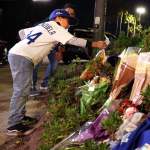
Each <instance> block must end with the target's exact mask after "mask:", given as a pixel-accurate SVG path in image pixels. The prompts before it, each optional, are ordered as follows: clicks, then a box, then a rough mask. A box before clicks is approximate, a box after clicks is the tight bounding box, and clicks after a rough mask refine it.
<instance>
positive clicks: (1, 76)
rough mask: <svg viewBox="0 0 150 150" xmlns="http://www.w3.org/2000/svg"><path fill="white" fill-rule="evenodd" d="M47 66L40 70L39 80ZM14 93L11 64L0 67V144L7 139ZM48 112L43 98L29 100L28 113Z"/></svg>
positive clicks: (36, 114)
mask: <svg viewBox="0 0 150 150" xmlns="http://www.w3.org/2000/svg"><path fill="white" fill-rule="evenodd" d="M44 71H45V66H42V67H41V68H40V70H39V80H40V79H41V78H42V77H43V73H44ZM40 77H41V78H40ZM11 94H12V79H11V73H10V69H9V66H5V67H3V68H0V145H2V144H4V143H5V142H6V140H7V138H8V137H7V135H6V128H7V119H8V111H9V102H10V97H11ZM45 112H46V106H45V104H44V103H43V102H42V100H38V101H37V100H32V99H30V100H29V101H28V102H27V115H30V116H33V117H40V116H41V115H42V114H44V113H45Z"/></svg>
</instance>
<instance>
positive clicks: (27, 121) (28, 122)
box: [21, 116, 38, 125]
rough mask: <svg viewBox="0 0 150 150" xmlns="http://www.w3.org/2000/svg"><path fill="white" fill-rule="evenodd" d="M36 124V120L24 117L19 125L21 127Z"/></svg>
mask: <svg viewBox="0 0 150 150" xmlns="http://www.w3.org/2000/svg"><path fill="white" fill-rule="evenodd" d="M37 122H38V120H37V119H36V118H32V117H29V116H24V118H23V119H22V121H21V123H22V124H23V125H34V124H36V123H37Z"/></svg>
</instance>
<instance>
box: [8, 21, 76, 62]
mask: <svg viewBox="0 0 150 150" xmlns="http://www.w3.org/2000/svg"><path fill="white" fill-rule="evenodd" d="M29 30H30V32H28V33H29V34H28V35H27V37H26V38H24V39H23V40H22V41H20V42H18V43H17V44H16V45H14V46H13V47H12V48H11V49H10V51H9V53H11V54H15V55H20V56H24V57H26V58H27V59H29V60H31V61H32V62H33V63H34V64H35V65H36V64H38V63H39V62H40V61H41V60H42V59H43V58H44V57H45V56H46V55H48V54H49V53H50V51H51V50H52V48H53V47H54V46H55V45H56V44H57V43H58V42H60V43H62V44H66V43H67V41H69V40H70V39H72V38H73V35H71V34H70V33H69V32H68V31H67V30H65V29H64V28H63V27H61V26H60V25H58V24H57V23H56V22H54V21H49V22H45V23H42V24H40V25H37V26H35V27H32V28H29Z"/></svg>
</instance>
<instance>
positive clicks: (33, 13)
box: [0, 0, 150, 47]
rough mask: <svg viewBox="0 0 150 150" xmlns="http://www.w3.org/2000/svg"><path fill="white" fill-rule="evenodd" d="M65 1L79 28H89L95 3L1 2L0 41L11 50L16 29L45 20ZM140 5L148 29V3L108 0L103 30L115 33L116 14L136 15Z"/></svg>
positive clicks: (144, 0)
mask: <svg viewBox="0 0 150 150" xmlns="http://www.w3.org/2000/svg"><path fill="white" fill-rule="evenodd" d="M68 2H69V3H72V4H74V5H75V6H76V8H77V17H78V18H79V28H81V27H92V26H93V16H94V5H95V0H49V1H48V2H33V1H32V0H0V40H6V41H8V43H9V46H10V47H11V46H12V45H13V44H14V43H15V42H16V41H17V32H18V30H19V29H21V28H25V27H27V26H32V25H33V24H35V23H37V22H39V21H41V20H43V19H45V18H46V17H47V16H49V14H50V12H51V11H52V10H53V9H55V8H61V7H63V5H64V4H65V3H68ZM140 4H142V5H143V6H145V7H146V9H147V13H146V14H145V15H143V16H142V24H143V25H144V26H149V25H150V16H149V11H150V10H149V9H150V2H149V0H108V1H107V19H106V21H107V22H106V31H109V32H111V33H115V28H116V20H117V19H116V18H117V13H118V12H119V11H120V10H128V11H129V12H131V13H134V14H135V8H136V7H137V6H139V5H140Z"/></svg>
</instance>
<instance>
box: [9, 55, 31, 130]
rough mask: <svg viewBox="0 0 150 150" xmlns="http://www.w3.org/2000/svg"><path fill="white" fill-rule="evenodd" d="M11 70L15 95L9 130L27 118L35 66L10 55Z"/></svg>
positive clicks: (23, 59)
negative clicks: (26, 106)
mask: <svg viewBox="0 0 150 150" xmlns="http://www.w3.org/2000/svg"><path fill="white" fill-rule="evenodd" d="M8 60H9V64H10V69H11V73H12V78H13V95H12V97H11V102H10V112H9V118H8V128H10V127H12V126H15V125H17V124H19V123H20V122H21V120H22V119H23V118H24V116H25V112H26V111H25V104H26V100H27V98H28V95H29V91H30V86H31V81H32V71H33V64H32V62H30V61H29V60H27V59H26V58H24V57H22V56H18V55H12V54H9V56H8Z"/></svg>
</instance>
